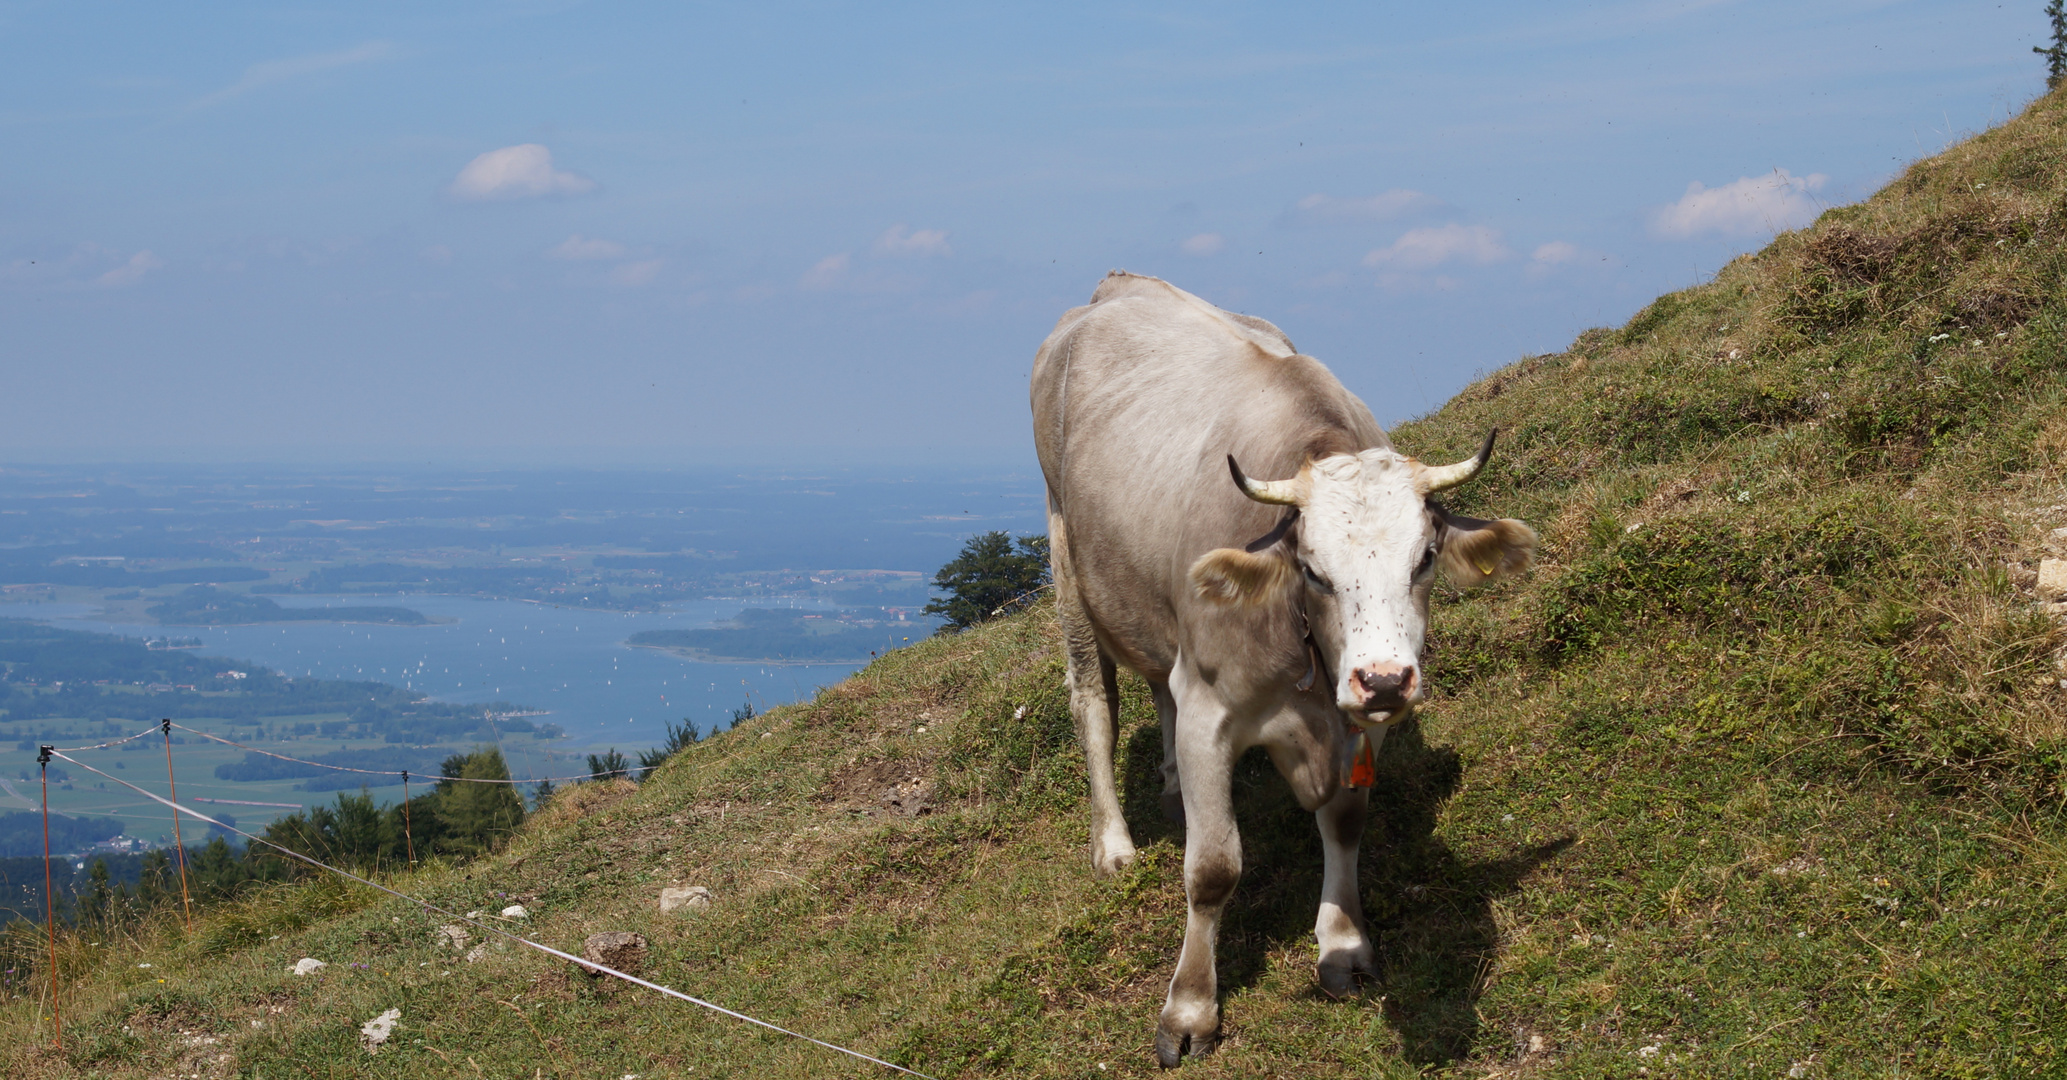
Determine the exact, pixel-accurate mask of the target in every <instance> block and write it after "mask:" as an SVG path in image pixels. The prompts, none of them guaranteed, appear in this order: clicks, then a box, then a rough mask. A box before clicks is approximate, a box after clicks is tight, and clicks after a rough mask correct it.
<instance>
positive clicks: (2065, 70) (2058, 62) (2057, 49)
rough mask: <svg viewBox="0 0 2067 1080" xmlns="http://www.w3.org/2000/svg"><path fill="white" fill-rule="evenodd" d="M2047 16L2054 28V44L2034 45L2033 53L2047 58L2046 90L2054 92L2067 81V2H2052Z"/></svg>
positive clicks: (2066, 0) (2046, 8)
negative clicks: (2061, 81)
mask: <svg viewBox="0 0 2067 1080" xmlns="http://www.w3.org/2000/svg"><path fill="white" fill-rule="evenodd" d="M2045 16H2046V18H2047V19H2048V20H2049V21H2050V22H2051V23H2052V26H2053V43H2052V44H2051V45H2049V46H2047V45H2033V46H2032V47H2031V51H2032V52H2035V53H2037V54H2038V55H2040V56H2043V57H2045V88H2046V89H2047V90H2052V89H2056V88H2058V87H2059V85H2060V80H2062V79H2067V0H2052V2H2051V3H2049V4H2047V5H2046V6H2045Z"/></svg>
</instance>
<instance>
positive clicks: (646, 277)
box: [610, 259, 667, 285]
mask: <svg viewBox="0 0 2067 1080" xmlns="http://www.w3.org/2000/svg"><path fill="white" fill-rule="evenodd" d="M666 264H667V260H666V259H646V260H643V261H641V262H631V263H625V264H624V265H623V266H620V267H618V268H616V269H615V270H612V271H610V280H612V281H614V282H616V283H618V284H619V285H644V284H646V283H647V282H649V281H652V280H653V275H655V274H658V273H660V268H661V267H662V266H664V265H666Z"/></svg>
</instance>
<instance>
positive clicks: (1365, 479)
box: [1290, 449, 1441, 721]
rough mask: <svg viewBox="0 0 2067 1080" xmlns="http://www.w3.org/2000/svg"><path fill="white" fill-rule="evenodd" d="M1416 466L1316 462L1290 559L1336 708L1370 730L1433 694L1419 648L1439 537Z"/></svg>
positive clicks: (1379, 457) (1385, 461) (1378, 457)
mask: <svg viewBox="0 0 2067 1080" xmlns="http://www.w3.org/2000/svg"><path fill="white" fill-rule="evenodd" d="M1415 465H1416V463H1415V462H1413V461H1412V460H1411V459H1408V458H1406V457H1403V456H1401V455H1400V454H1398V453H1396V452H1394V451H1392V450H1388V449H1377V450H1366V451H1364V452H1363V453H1361V454H1358V455H1355V456H1350V455H1348V454H1340V455H1336V456H1333V457H1327V458H1323V459H1321V460H1319V461H1316V462H1314V463H1313V467H1312V469H1311V470H1310V472H1309V473H1308V476H1309V478H1310V483H1311V491H1310V493H1309V494H1308V495H1307V497H1306V500H1305V505H1304V506H1302V507H1301V516H1300V520H1299V532H1298V538H1297V543H1296V545H1295V546H1294V548H1293V550H1292V551H1291V552H1290V554H1291V555H1292V557H1293V558H1294V560H1295V561H1296V563H1297V565H1298V568H1299V574H1300V583H1301V584H1302V585H1303V586H1304V587H1305V590H1306V594H1307V595H1306V617H1307V621H1308V624H1309V626H1310V627H1311V628H1312V631H1313V635H1314V643H1315V644H1316V645H1317V646H1319V648H1320V649H1321V651H1322V654H1323V656H1325V657H1326V658H1327V659H1328V660H1329V665H1328V666H1329V669H1330V671H1331V672H1332V673H1333V674H1334V676H1335V703H1336V704H1337V705H1338V706H1340V707H1341V708H1342V709H1343V710H1344V711H1347V712H1350V713H1354V714H1365V715H1368V716H1369V718H1370V719H1371V720H1374V721H1382V720H1385V719H1389V718H1391V717H1392V716H1396V715H1398V714H1399V713H1402V712H1405V711H1406V710H1408V709H1411V708H1413V707H1414V705H1415V704H1417V703H1419V702H1420V701H1421V700H1422V698H1424V697H1426V696H1427V693H1428V691H1427V682H1426V681H1425V680H1424V679H1422V678H1421V672H1420V658H1421V643H1422V640H1423V638H1424V637H1426V635H1427V633H1428V587H1429V584H1430V583H1431V582H1433V581H1434V580H1435V561H1436V555H1437V553H1438V552H1437V542H1438V540H1439V539H1440V538H1441V532H1440V529H1439V527H1438V523H1437V521H1436V519H1435V517H1434V515H1433V513H1431V512H1430V510H1429V508H1428V501H1427V499H1426V497H1425V496H1423V495H1422V494H1421V492H1420V491H1418V490H1416V488H1415V484H1414V481H1415V476H1416V468H1415Z"/></svg>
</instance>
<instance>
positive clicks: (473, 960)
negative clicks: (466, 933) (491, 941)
mask: <svg viewBox="0 0 2067 1080" xmlns="http://www.w3.org/2000/svg"><path fill="white" fill-rule="evenodd" d="M487 955H488V943H487V942H485V941H484V942H482V943H480V944H479V945H476V946H474V947H473V948H471V949H468V950H467V963H469V964H478V963H480V962H481V960H482V959H483V958H484V957H486V956H487Z"/></svg>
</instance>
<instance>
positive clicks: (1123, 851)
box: [1091, 844, 1134, 877]
mask: <svg viewBox="0 0 2067 1080" xmlns="http://www.w3.org/2000/svg"><path fill="white" fill-rule="evenodd" d="M1132 865H1134V845H1132V844H1125V845H1119V844H1098V845H1094V846H1093V847H1092V849H1091V868H1092V869H1093V870H1096V871H1097V872H1098V873H1099V875H1100V876H1101V877H1112V876H1113V875H1115V874H1118V873H1119V872H1120V871H1122V870H1125V869H1126V868H1128V867H1130V866H1132Z"/></svg>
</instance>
